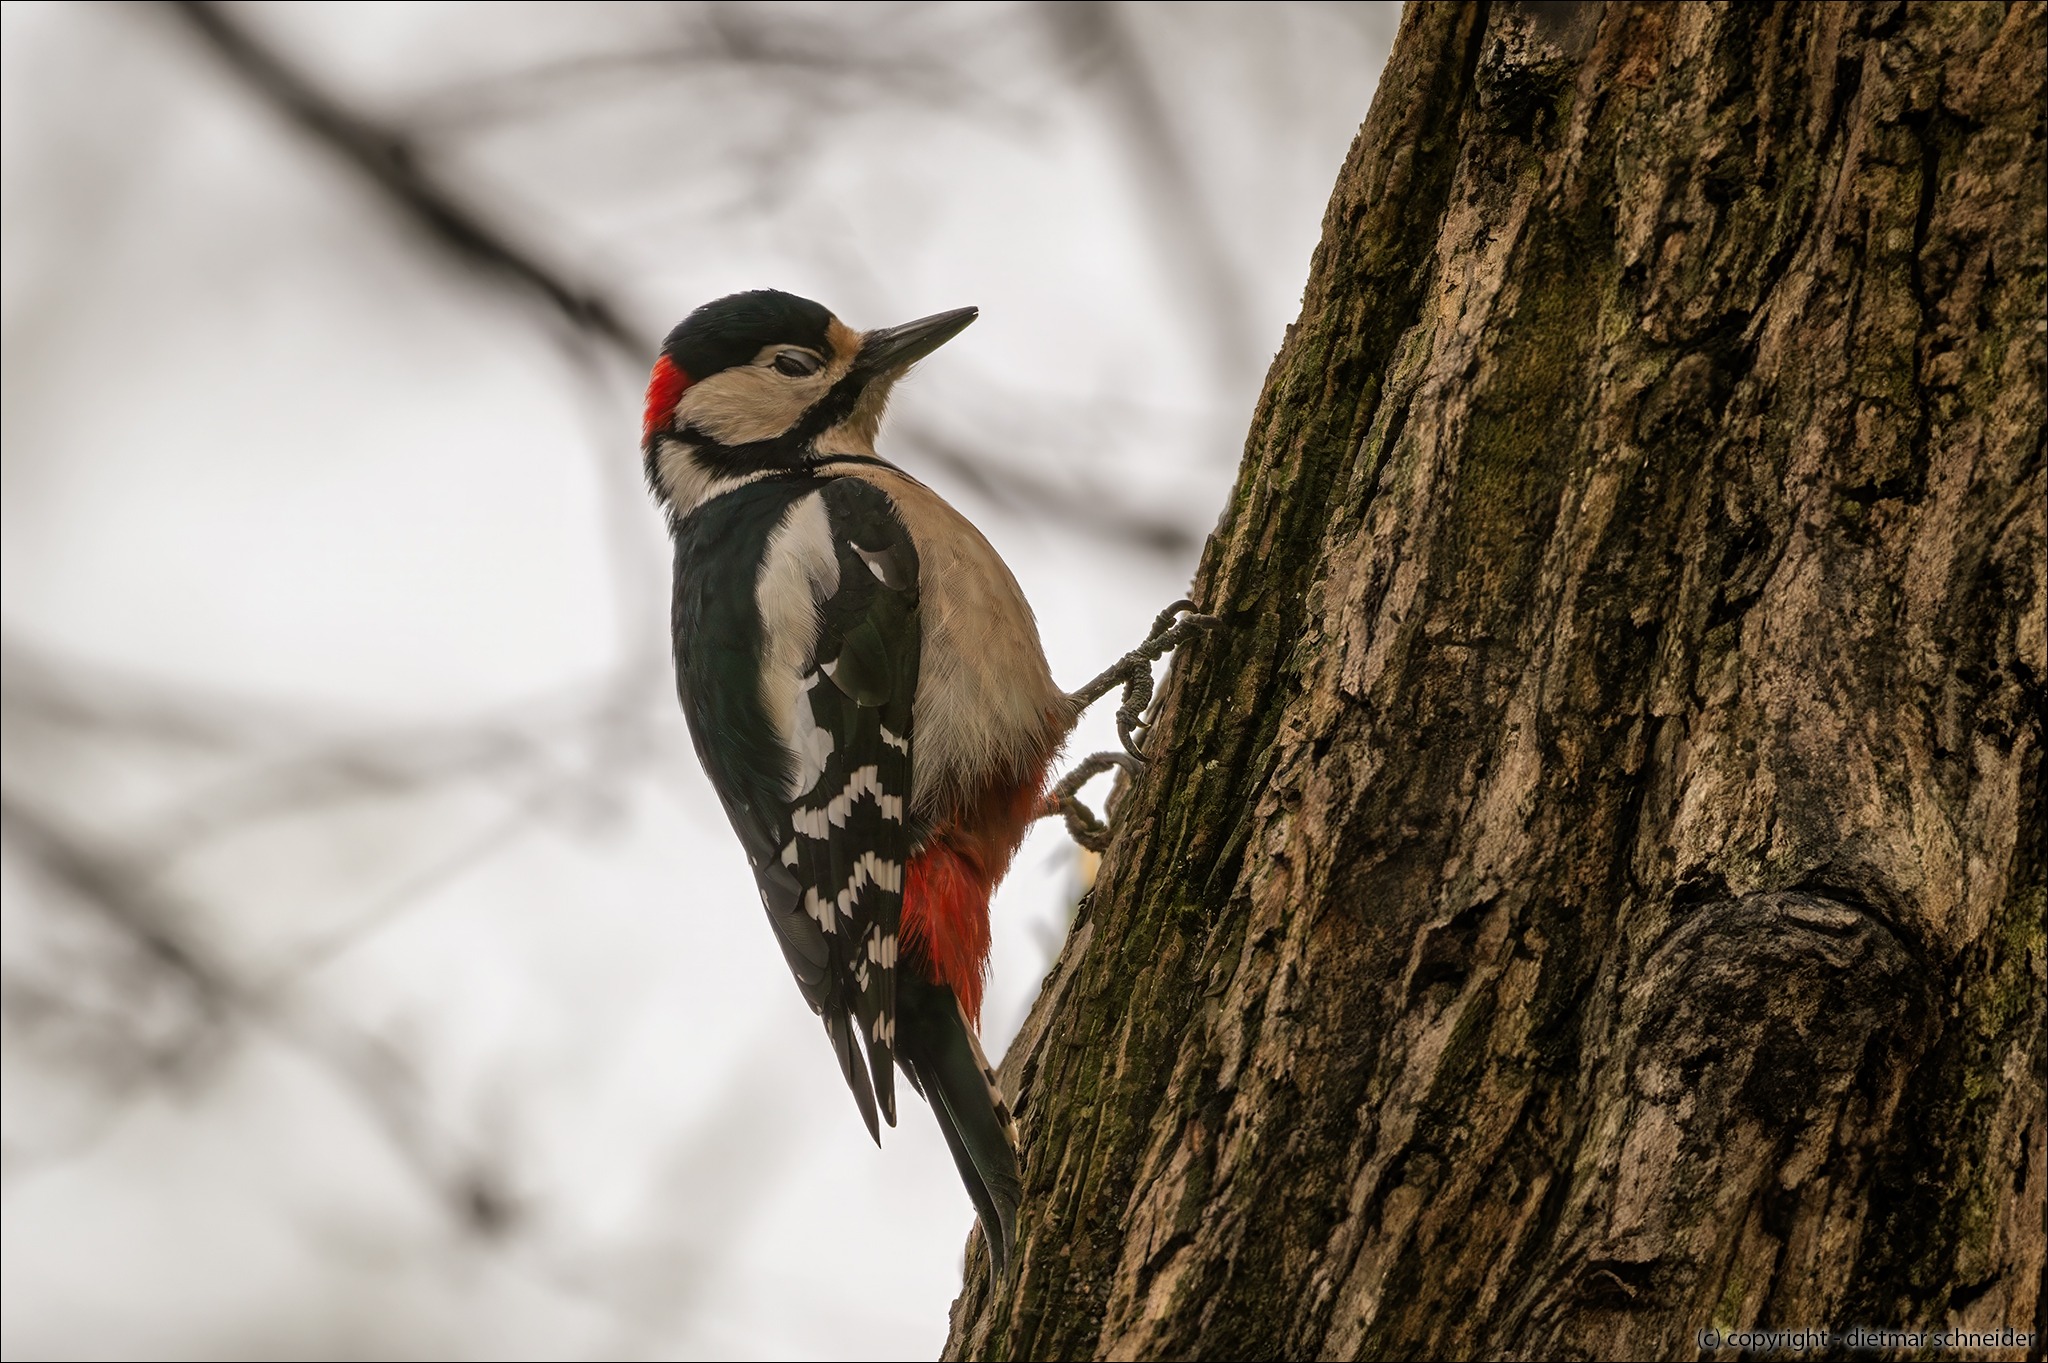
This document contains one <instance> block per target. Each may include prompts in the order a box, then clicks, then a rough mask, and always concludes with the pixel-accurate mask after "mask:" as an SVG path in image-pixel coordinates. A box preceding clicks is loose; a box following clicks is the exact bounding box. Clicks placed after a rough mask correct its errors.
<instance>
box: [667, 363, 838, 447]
mask: <svg viewBox="0 0 2048 1363" xmlns="http://www.w3.org/2000/svg"><path fill="white" fill-rule="evenodd" d="M826 372H828V371H820V372H819V373H817V374H813V375H812V376H811V377H809V378H806V379H793V378H790V377H789V376H788V375H786V374H780V373H777V372H776V371H775V370H773V369H769V368H764V367H762V366H760V365H752V364H742V365H735V366H733V367H732V368H731V369H721V370H720V371H719V372H718V373H716V374H713V375H712V376H711V377H710V378H708V379H705V380H703V381H702V382H701V383H694V384H691V385H690V389H689V391H688V392H686V393H684V394H683V399H682V401H681V402H678V403H677V404H676V424H678V425H679V426H694V427H695V428H696V429H697V430H699V431H702V432H703V433H704V434H705V435H707V436H710V437H711V438H712V439H713V440H715V441H717V442H718V443H719V444H721V445H751V444H753V443H754V442H755V441H757V440H773V439H774V438H775V437H776V436H778V435H781V434H782V433H783V432H784V431H786V430H788V429H789V428H790V427H791V426H794V425H796V423H797V420H798V419H799V418H800V417H802V416H803V414H804V413H805V412H807V411H809V410H810V409H811V404H813V403H815V402H816V401H817V400H818V399H819V398H821V397H823V396H825V394H826V392H827V391H828V390H829V389H830V388H831V386H832V385H831V383H830V382H829V381H828V380H827V379H826V378H825V373H826Z"/></svg>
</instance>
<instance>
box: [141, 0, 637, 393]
mask: <svg viewBox="0 0 2048 1363" xmlns="http://www.w3.org/2000/svg"><path fill="white" fill-rule="evenodd" d="M175 7H176V9H177V12H178V13H179V14H181V15H183V16H184V17H185V19H186V20H187V21H188V22H189V23H190V24H191V26H192V29H193V31H194V32H196V33H197V34H198V35H199V36H200V37H201V38H203V39H205V41H206V43H207V44H208V45H209V46H210V47H212V49H213V50H214V51H215V52H216V53H217V54H219V56H220V58H221V59H222V60H223V61H224V62H226V63H227V65H228V66H229V68H230V69H232V70H233V71H234V72H235V73H236V74H237V75H239V76H241V77H242V79H243V80H245V81H247V82H248V84H249V85H250V87H251V88H252V89H254V90H255V92H256V93H257V94H259V95H261V96H262V97H263V98H264V99H265V100H267V101H268V102H269V103H270V104H271V105H272V106H274V107H275V108H276V109H277V111H278V112H279V113H280V114H281V115H283V116H284V117H285V118H287V119H288V120H290V121H291V122H292V123H295V124H297V125H298V126H299V127H300V128H301V129H303V130H304V131H306V132H307V133H309V134H311V135H312V136H313V137H314V138H315V139H317V140H318V141H319V142H321V143H322V144H324V145H325V146H327V147H328V148H329V149H330V150H332V151H333V152H335V153H336V154H337V155H339V156H340V157H341V158H342V159H343V160H345V161H347V162H348V163H349V164H350V165H352V166H354V167H355V168H356V169H357V170H359V171H361V172H362V173H363V175H364V176H366V177H367V178H368V179H369V181H370V182H371V183H372V184H374V185H375V186H376V187H377V188H378V189H379V190H381V191H382V192H383V193H384V195H385V196H387V197H388V198H389V199H390V200H391V201H392V202H393V203H394V204H395V205H396V206H398V207H399V208H401V209H403V210H404V211H405V213H406V214H407V215H408V216H409V217H410V218H411V219H412V220H413V221H414V222H415V223H416V224H417V225H419V226H420V227H422V228H424V229H425V230H426V231H427V232H428V233H429V234H430V235H431V236H432V237H433V238H434V239H435V240H436V241H438V242H439V243H440V244H441V245H442V246H443V247H445V248H446V249H447V250H449V251H451V252H453V253H454V254H455V255H456V256H457V257H458V258H459V259H461V260H463V261H464V262H466V263H468V264H470V265H473V266H475V267H477V268H478V269H481V270H483V271H484V272H485V273H487V274H489V275H493V276H495V277H497V278H500V279H503V280H504V281H506V282H507V283H508V284H510V285H512V286H514V287H516V288H518V289H520V290H522V291H525V292H529V293H531V294H533V295H535V296H537V297H539V298H541V299H544V300H545V301H546V302H547V303H548V304H549V305H551V306H552V307H553V308H554V309H556V310H557V311H558V312H560V313H561V315H562V316H563V317H564V318H565V319H566V320H567V321H568V322H569V323H570V325H571V326H573V327H575V328H577V329H578V330H581V331H584V332H587V333H589V334H591V335H593V336H596V337H598V338H599V339H601V340H603V341H604V342H605V343H606V344H608V345H610V346H612V347H613V348H614V349H616V350H618V351H620V352H622V353H623V354H625V355H627V356H629V357H631V358H632V359H633V360H634V362H635V363H638V362H639V361H640V360H641V359H642V358H644V357H645V356H647V355H649V354H652V353H653V351H654V346H655V342H654V339H653V338H652V337H651V336H648V335H643V334H641V333H640V332H638V331H636V330H635V329H634V328H633V327H632V326H630V325H628V323H627V322H626V320H625V318H624V317H623V316H622V315H621V313H620V312H619V309H618V308H617V307H616V306H615V305H614V304H613V302H612V300H611V299H609V298H607V297H605V296H604V295H603V293H601V292H600V291H599V290H598V289H597V288H596V287H595V286H593V285H591V284H588V283H586V282H584V281H581V280H574V279H570V278H569V277H568V276H567V275H566V274H564V273H563V272H562V271H561V270H560V269H558V268H555V267H553V266H549V265H546V264H543V263H542V262H541V261H539V260H538V259H536V258H535V256H534V255H533V253H532V252H531V251H530V250H529V249H527V248H526V247H523V246H520V245H517V244H515V243H514V242H513V241H512V239H511V237H510V235H509V234H507V233H506V232H505V231H503V230H502V229H501V228H499V227H497V226H496V225H494V224H493V223H491V222H490V221H489V220H488V219H487V218H486V217H485V216H484V215H483V214H481V213H479V212H478V211H477V210H476V209H474V208H472V207H471V206H470V205H468V204H465V203H463V202H462V201H461V200H460V199H459V198H458V197H457V196H456V195H455V194H454V193H453V192H452V191H451V190H449V189H448V187H447V186H445V185H443V184H441V183H440V181H438V180H437V179H436V178H435V177H434V176H433V175H432V174H430V173H429V172H428V171H427V170H426V169H425V167H424V166H423V165H422V163H421V162H422V158H421V154H420V149H419V147H418V146H417V145H416V144H415V143H414V141H413V139H412V138H411V137H408V136H407V135H406V134H404V133H402V132H399V131H397V130H395V129H392V128H386V127H382V126H379V125H378V124H377V123H375V122H373V121H372V120H370V119H368V118H366V117H364V116H362V115H360V114H358V113H356V112H355V111H354V110H351V109H348V108H346V107H344V106H343V105H342V103H341V102H340V101H339V100H337V99H334V98H333V97H331V96H330V95H328V94H327V93H326V92H324V91H323V90H321V89H320V88H319V87H318V86H317V85H316V84H315V83H314V82H313V81H312V80H310V79H309V78H308V77H307V76H306V75H305V74H304V73H303V72H301V71H299V70H298V69H297V68H296V67H294V66H293V65H292V64H291V63H290V62H288V61H286V60H285V58H284V57H283V56H282V55H281V54H279V53H278V52H276V51H274V50H273V49H272V48H271V47H270V46H269V45H267V44H265V43H263V42H262V41H260V40H259V39H258V38H257V37H256V36H255V34H253V33H251V32H250V31H249V30H248V29H247V28H245V27H244V26H243V25H242V24H240V23H239V22H237V21H236V20H235V19H234V18H232V17H231V16H230V15H229V14H228V12H227V11H226V10H225V9H223V8H222V7H221V6H220V5H218V4H215V3H211V0H176V6H175Z"/></svg>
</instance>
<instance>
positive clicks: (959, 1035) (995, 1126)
mask: <svg viewBox="0 0 2048 1363" xmlns="http://www.w3.org/2000/svg"><path fill="white" fill-rule="evenodd" d="M896 1016H897V1020H898V1027H897V1032H896V1038H897V1040H896V1059H897V1061H898V1062H899V1063H900V1064H901V1065H902V1066H903V1072H904V1073H905V1074H907V1075H908V1076H909V1077H910V1082H911V1084H912V1085H913V1086H915V1087H916V1089H917V1091H918V1092H920V1093H922V1094H923V1095H924V1096H925V1099H926V1101H928V1102H929V1103H930V1104H931V1106H932V1113H933V1115H934V1116H936V1117H937V1118H938V1119H939V1130H941V1131H943V1132H945V1134H946V1145H947V1147H948V1148H949V1149H951V1150H952V1152H953V1163H954V1164H956V1165H958V1166H959V1169H960V1181H961V1182H962V1183H964V1184H966V1185H967V1196H968V1197H969V1198H970V1199H971V1200H972V1201H973V1203H974V1210H975V1212H976V1213H977V1214H978V1215H979V1216H980V1217H981V1230H982V1236H983V1238H985V1239H986V1240H987V1241H988V1248H989V1254H990V1255H991V1256H992V1257H993V1258H994V1260H995V1269H996V1276H997V1277H999V1278H1000V1277H1001V1276H1003V1273H1004V1271H1005V1268H1006V1266H1007V1264H1008V1262H1009V1257H1010V1245H1011V1243H1012V1240H1013V1239H1014V1237H1015V1235H1016V1230H1017V1204H1018V1202H1019V1201H1021V1200H1022V1197H1023V1188H1022V1184H1021V1183H1020V1181H1019V1179H1018V1176H1017V1128H1016V1126H1015V1125H1014V1124H1013V1123H1012V1122H1011V1120H1010V1107H1009V1104H1007V1103H1005V1102H1004V1101H1003V1095H1002V1090H1001V1089H1000V1088H998V1087H997V1085H996V1074H995V1070H994V1069H992V1068H991V1067H990V1065H989V1063H988V1058H987V1057H986V1056H984V1055H983V1054H982V1053H981V1043H980V1042H979V1041H977V1040H976V1039H975V1036H974V1029H973V1028H972V1027H970V1026H968V1024H967V1017H966V1014H965V1013H963V1012H962V1011H961V1008H960V1004H959V1001H958V1000H957V999H955V998H954V997H953V991H952V990H951V989H949V988H948V987H946V986H945V985H942V984H930V983H927V982H926V981H924V980H921V979H918V978H917V976H916V972H915V971H905V972H904V973H903V974H901V975H899V976H898V977H897V981H896Z"/></svg>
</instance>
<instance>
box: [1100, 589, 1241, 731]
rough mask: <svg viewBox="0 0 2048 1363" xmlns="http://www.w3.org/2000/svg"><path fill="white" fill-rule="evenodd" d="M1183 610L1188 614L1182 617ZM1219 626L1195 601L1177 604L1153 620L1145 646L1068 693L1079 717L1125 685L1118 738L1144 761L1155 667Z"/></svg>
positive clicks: (1131, 652) (1118, 712) (1119, 707)
mask: <svg viewBox="0 0 2048 1363" xmlns="http://www.w3.org/2000/svg"><path fill="white" fill-rule="evenodd" d="M1182 611H1187V612H1189V613H1188V614H1186V615H1181V612H1182ZM1176 616H1179V617H1180V618H1178V619H1176V618H1175V617H1176ZM1219 623H1221V622H1220V621H1219V620H1218V618H1217V617H1216V616H1213V615H1203V614H1200V613H1199V612H1198V611H1197V610H1196V607H1195V603H1194V602H1192V601H1176V602H1174V603H1173V604H1172V605H1171V606H1168V607H1167V608H1166V609H1165V610H1163V611H1161V612H1159V614H1158V616H1157V617H1156V618H1155V619H1154V620H1153V621H1152V633H1151V635H1150V636H1149V637H1147V638H1146V640H1145V642H1144V643H1142V644H1139V645H1138V646H1137V647H1136V648H1134V649H1132V650H1131V651H1130V652H1129V653H1126V654H1124V656H1123V657H1121V658H1118V659H1117V660H1116V661H1115V662H1113V663H1111V664H1110V665H1109V666H1108V667H1107V668H1105V669H1103V671H1102V674H1101V675H1100V676H1098V677H1096V678H1095V680H1093V681H1091V682H1089V683H1088V684H1087V685H1086V686H1083V687H1082V688H1081V689H1080V690H1078V691H1070V692H1068V693H1067V699H1068V700H1069V701H1070V702H1072V704H1073V706H1074V713H1075V714H1077V715H1078V714H1080V713H1081V712H1082V711H1083V710H1085V709H1087V708H1088V707H1089V706H1091V705H1093V704H1094V703H1095V702H1096V701H1098V700H1101V699H1102V698H1103V697H1104V696H1106V695H1108V694H1109V690H1110V688H1111V687H1113V686H1115V685H1117V684H1118V683H1122V684H1123V688H1124V696H1123V701H1122V703H1121V704H1119V705H1118V706H1117V707H1116V736H1117V737H1118V738H1119V739H1121V740H1123V745H1124V751H1125V752H1127V753H1129V754H1130V755H1131V756H1132V757H1134V758H1136V759H1137V760H1138V761H1140V762H1143V761H1144V760H1145V750H1144V749H1143V748H1141V747H1140V746H1138V738H1137V731H1138V730H1140V729H1142V728H1143V727H1144V724H1145V707H1146V706H1147V705H1150V704H1151V703H1152V664H1153V663H1156V662H1158V661H1159V660H1160V659H1161V658H1163V657H1165V656H1166V655H1167V654H1168V653H1171V652H1172V651H1173V650H1174V649H1175V648H1177V647H1179V646H1180V644H1181V642H1182V641H1183V640H1186V639H1188V638H1191V637H1192V636H1193V635H1194V634H1196V633H1197V632H1198V631H1200V630H1205V629H1211V628H1213V627H1215V626H1216V625H1217V624H1219ZM1090 760H1091V761H1092V760H1093V759H1092V758H1091V759H1090ZM1098 770H1100V768H1098Z"/></svg>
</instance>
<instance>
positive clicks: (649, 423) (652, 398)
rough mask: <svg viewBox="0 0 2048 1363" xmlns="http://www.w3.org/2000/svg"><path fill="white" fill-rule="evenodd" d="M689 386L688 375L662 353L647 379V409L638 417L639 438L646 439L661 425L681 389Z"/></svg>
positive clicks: (664, 422)
mask: <svg viewBox="0 0 2048 1363" xmlns="http://www.w3.org/2000/svg"><path fill="white" fill-rule="evenodd" d="M689 386H690V376H689V375H688V374H685V373H684V372H683V371H682V370H680V369H678V368H676V365H675V362H674V361H673V360H671V359H669V357H668V356H666V355H664V356H662V357H661V358H660V359H658V360H656V361H655V362H654V373H653V374H652V375H650V376H649V377H648V380H647V410H646V412H645V413H644V414H643V415H642V416H641V418H640V438H641V439H642V440H647V439H649V438H651V437H652V436H653V435H654V433H655V432H656V431H658V430H660V429H661V428H662V427H663V426H666V425H668V419H669V417H670V416H671V415H673V414H674V412H675V410H676V403H677V402H678V401H680V400H681V398H682V396H683V390H684V389H685V388H688V387H689Z"/></svg>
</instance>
